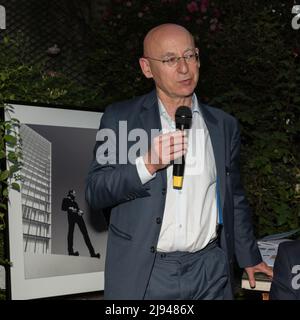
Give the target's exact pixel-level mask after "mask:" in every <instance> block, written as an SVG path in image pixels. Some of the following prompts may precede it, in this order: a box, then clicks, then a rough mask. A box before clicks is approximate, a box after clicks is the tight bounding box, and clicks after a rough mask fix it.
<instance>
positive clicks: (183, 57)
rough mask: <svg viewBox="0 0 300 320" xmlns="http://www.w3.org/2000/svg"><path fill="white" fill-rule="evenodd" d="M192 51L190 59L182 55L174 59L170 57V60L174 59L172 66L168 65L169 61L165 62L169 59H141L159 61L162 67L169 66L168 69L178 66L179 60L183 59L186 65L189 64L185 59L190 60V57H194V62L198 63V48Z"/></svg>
mask: <svg viewBox="0 0 300 320" xmlns="http://www.w3.org/2000/svg"><path fill="white" fill-rule="evenodd" d="M193 50H194V53H193V54H192V55H190V57H185V56H184V55H183V56H180V57H176V56H174V57H173V56H172V58H175V63H174V64H172V65H170V64H168V63H169V62H170V61H169V60H167V59H169V58H167V57H166V58H164V59H157V58H152V57H146V56H143V58H144V59H149V60H154V61H159V62H161V63H162V64H163V65H167V66H169V67H175V66H177V65H178V62H179V60H180V59H184V61H185V62H186V63H190V62H189V61H187V60H186V59H187V58H189V59H191V58H192V57H195V58H196V60H195V61H194V62H196V61H199V49H198V48H195V49H193Z"/></svg>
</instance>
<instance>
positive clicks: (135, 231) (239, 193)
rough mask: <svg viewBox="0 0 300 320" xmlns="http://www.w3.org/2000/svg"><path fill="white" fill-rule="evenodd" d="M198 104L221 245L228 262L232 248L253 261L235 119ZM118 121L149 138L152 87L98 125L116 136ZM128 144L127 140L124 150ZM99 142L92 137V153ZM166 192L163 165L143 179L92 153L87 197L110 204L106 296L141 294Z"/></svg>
mask: <svg viewBox="0 0 300 320" xmlns="http://www.w3.org/2000/svg"><path fill="white" fill-rule="evenodd" d="M199 105H200V104H199ZM200 108H201V111H202V115H203V117H204V120H205V122H206V125H207V128H208V130H209V133H210V137H211V142H212V146H213V150H214V156H215V161H216V168H217V175H218V179H219V186H220V198H221V199H220V202H221V207H222V212H223V223H224V227H223V229H222V230H223V231H222V234H221V246H222V248H223V249H224V250H225V251H226V253H227V257H228V263H229V265H232V262H233V256H234V253H235V254H236V257H237V261H238V263H239V265H240V266H241V267H246V266H252V265H256V264H257V263H259V262H261V256H260V253H259V250H258V248H257V244H256V241H255V238H254V235H253V229H252V221H251V216H250V210H249V206H248V202H247V201H246V199H245V195H244V191H243V188H242V186H241V183H240V173H239V153H240V134H239V129H238V123H237V121H236V120H235V119H234V118H233V117H232V116H230V115H228V114H226V113H225V112H223V111H222V110H220V109H216V108H212V107H209V106H207V105H200ZM119 121H127V127H128V131H130V130H132V129H136V128H143V129H145V130H146V131H147V133H148V137H149V144H150V139H151V137H150V130H151V129H155V128H156V129H161V122H160V116H159V109H158V102H157V96H156V92H155V91H152V92H151V93H149V94H147V95H144V96H141V97H138V98H135V99H133V100H130V101H125V102H121V103H116V104H113V105H111V106H109V107H108V108H107V109H106V111H105V113H104V115H103V117H102V119H101V125H100V129H104V128H109V129H112V130H113V131H114V132H116V134H117V137H118V130H119V128H118V124H119ZM121 139H123V135H122V137H121ZM124 139H125V140H124V141H123V140H122V141H119V139H118V138H117V140H116V145H115V147H116V153H117V154H118V150H119V147H124V144H125V143H126V137H124ZM133 144H134V142H128V145H127V150H129V149H130V147H131V146H132V145H133ZM100 145H101V143H99V142H98V143H96V146H95V149H94V152H95V153H96V151H97V148H98V147H99V146H100ZM166 192H167V178H166V169H164V170H160V171H158V172H157V175H156V177H155V178H154V179H152V180H151V181H149V182H148V183H146V184H145V185H143V184H142V183H141V181H140V178H139V175H138V173H137V169H136V166H135V165H134V164H118V163H117V164H106V165H100V164H99V163H97V161H96V159H95V160H94V161H93V162H92V164H91V167H90V171H89V174H88V178H87V187H86V198H87V201H88V202H89V204H90V206H91V207H93V208H94V209H100V208H107V207H111V208H112V210H111V217H110V226H109V234H108V243H107V255H106V265H105V290H104V294H105V298H106V299H142V298H143V296H144V293H145V289H146V286H147V283H148V280H149V277H150V274H151V270H152V267H153V262H154V258H155V248H156V245H157V241H158V236H159V233H160V228H161V221H162V218H163V213H164V206H165V199H166ZM230 270H231V268H230Z"/></svg>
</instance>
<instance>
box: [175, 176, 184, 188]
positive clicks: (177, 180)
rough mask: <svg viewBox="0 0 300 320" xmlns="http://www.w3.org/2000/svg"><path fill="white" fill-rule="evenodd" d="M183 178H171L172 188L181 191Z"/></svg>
mask: <svg viewBox="0 0 300 320" xmlns="http://www.w3.org/2000/svg"><path fill="white" fill-rule="evenodd" d="M182 184H183V177H178V176H174V177H173V188H174V189H182Z"/></svg>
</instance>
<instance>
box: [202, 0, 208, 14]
mask: <svg viewBox="0 0 300 320" xmlns="http://www.w3.org/2000/svg"><path fill="white" fill-rule="evenodd" d="M208 4H209V3H208V0H201V3H200V11H201V12H202V13H205V12H206V11H207V8H208Z"/></svg>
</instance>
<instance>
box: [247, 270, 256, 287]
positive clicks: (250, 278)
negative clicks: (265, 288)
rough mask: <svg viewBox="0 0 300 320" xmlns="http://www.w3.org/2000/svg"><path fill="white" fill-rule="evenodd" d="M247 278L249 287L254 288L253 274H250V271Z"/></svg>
mask: <svg viewBox="0 0 300 320" xmlns="http://www.w3.org/2000/svg"><path fill="white" fill-rule="evenodd" d="M248 278H249V284H250V287H251V288H252V289H254V288H255V286H256V282H255V278H254V274H252V273H251V274H248Z"/></svg>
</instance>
